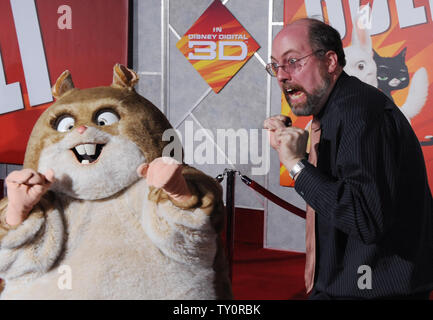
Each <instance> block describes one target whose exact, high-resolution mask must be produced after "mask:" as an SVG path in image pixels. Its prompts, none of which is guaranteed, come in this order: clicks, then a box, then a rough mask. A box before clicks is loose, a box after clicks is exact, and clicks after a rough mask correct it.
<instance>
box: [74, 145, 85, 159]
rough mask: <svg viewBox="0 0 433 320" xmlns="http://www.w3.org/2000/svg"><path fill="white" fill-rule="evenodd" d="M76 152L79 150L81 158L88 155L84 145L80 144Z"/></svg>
mask: <svg viewBox="0 0 433 320" xmlns="http://www.w3.org/2000/svg"><path fill="white" fill-rule="evenodd" d="M75 150H77V152H78V154H79V155H80V156H82V155H84V154H86V150H85V149H84V144H80V145H78V146H76V147H75Z"/></svg>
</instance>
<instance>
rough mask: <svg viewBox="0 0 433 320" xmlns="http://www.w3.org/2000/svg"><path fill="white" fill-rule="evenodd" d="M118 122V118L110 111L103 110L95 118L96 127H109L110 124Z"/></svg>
mask: <svg viewBox="0 0 433 320" xmlns="http://www.w3.org/2000/svg"><path fill="white" fill-rule="evenodd" d="M118 121H119V116H118V115H117V114H116V113H115V112H114V111H110V110H103V111H101V112H99V113H98V115H97V116H96V123H97V124H98V126H109V125H110V124H113V123H116V122H118Z"/></svg>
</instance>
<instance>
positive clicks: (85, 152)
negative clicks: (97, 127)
mask: <svg viewBox="0 0 433 320" xmlns="http://www.w3.org/2000/svg"><path fill="white" fill-rule="evenodd" d="M104 146H105V145H104V144H96V143H83V144H79V145H77V146H75V147H74V148H72V149H71V151H72V152H73V153H74V154H75V157H76V158H77V160H78V162H79V163H81V164H90V163H93V162H95V161H96V160H98V158H99V156H100V155H101V152H102V148H103V147H104Z"/></svg>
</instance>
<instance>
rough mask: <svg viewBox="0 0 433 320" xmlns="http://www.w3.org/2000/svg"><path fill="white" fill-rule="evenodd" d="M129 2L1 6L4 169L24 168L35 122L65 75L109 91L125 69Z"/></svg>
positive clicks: (6, 0) (42, 1)
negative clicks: (116, 71) (117, 68)
mask: <svg viewBox="0 0 433 320" xmlns="http://www.w3.org/2000/svg"><path fill="white" fill-rule="evenodd" d="M128 5H129V2H128V0H91V1H82V0H49V1H46V0H0V137H1V138H0V163H14V164H21V163H22V162H23V159H24V152H25V146H26V144H27V140H28V137H29V135H30V132H31V129H32V127H33V124H34V122H35V121H36V119H37V118H38V117H39V115H40V114H41V113H42V111H43V110H45V109H46V108H47V107H48V106H49V105H50V104H51V103H52V102H53V98H52V96H51V85H52V84H53V82H54V81H56V79H57V77H58V76H59V75H60V74H61V73H62V72H63V71H64V70H66V69H68V70H70V71H71V73H72V77H73V80H74V83H75V86H76V87H78V88H87V87H91V86H96V85H109V84H110V83H111V80H112V75H113V71H112V70H113V66H114V64H115V63H117V62H119V63H123V64H126V63H127V58H128V10H129V8H128Z"/></svg>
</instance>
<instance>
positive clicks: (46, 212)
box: [0, 65, 232, 299]
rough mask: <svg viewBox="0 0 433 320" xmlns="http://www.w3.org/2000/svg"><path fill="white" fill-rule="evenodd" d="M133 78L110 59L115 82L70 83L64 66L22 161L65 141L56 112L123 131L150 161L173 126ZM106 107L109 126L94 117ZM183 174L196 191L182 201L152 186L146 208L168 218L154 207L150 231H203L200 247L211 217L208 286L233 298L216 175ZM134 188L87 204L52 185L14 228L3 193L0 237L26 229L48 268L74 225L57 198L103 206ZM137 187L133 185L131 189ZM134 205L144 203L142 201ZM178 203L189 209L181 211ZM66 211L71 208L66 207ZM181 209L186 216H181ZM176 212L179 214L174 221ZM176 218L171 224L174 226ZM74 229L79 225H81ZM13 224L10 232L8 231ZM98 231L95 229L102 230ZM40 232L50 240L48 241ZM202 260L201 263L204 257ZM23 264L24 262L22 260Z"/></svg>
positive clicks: (12, 238)
mask: <svg viewBox="0 0 433 320" xmlns="http://www.w3.org/2000/svg"><path fill="white" fill-rule="evenodd" d="M137 81H138V75H137V74H136V73H135V72H134V71H132V70H130V69H128V68H126V67H124V66H122V65H115V66H114V72H113V84H112V85H111V86H109V87H97V88H90V89H83V90H80V89H76V88H75V87H74V84H73V82H72V77H71V74H70V73H69V72H68V71H65V72H64V73H63V74H62V75H61V76H60V77H59V79H58V80H57V82H56V84H55V85H54V86H53V96H55V97H56V99H57V101H56V102H55V103H54V104H53V105H52V106H51V107H50V108H48V109H47V110H46V111H45V112H44V113H43V114H42V115H41V117H40V118H39V119H38V121H37V122H36V124H35V126H34V128H33V130H32V133H31V136H30V139H29V143H28V145H27V150H26V155H25V160H24V167H25V168H32V169H34V170H38V167H39V161H40V155H41V153H42V151H43V150H45V149H46V148H47V147H49V146H51V145H53V144H56V143H58V142H60V141H62V140H63V139H64V137H65V136H66V135H67V134H68V133H69V132H59V131H57V130H56V128H55V123H56V119H58V118H59V117H60V116H62V115H69V116H72V117H73V118H74V120H75V123H74V128H77V127H79V126H82V125H84V126H87V127H92V126H93V127H95V128H97V129H98V130H100V131H103V132H106V133H108V134H110V135H111V136H121V137H126V138H127V139H128V140H129V141H132V142H133V143H134V144H135V145H136V146H137V147H138V148H139V150H140V151H141V153H142V154H143V155H144V157H145V159H146V162H148V163H150V162H151V161H152V160H154V159H156V158H158V157H161V156H162V151H163V149H164V147H165V146H166V145H167V144H168V143H170V141H163V140H162V135H163V133H164V131H165V130H167V129H170V128H172V126H171V125H170V123H169V122H168V120H167V119H166V117H165V116H164V114H163V113H162V112H160V110H159V109H158V108H157V107H155V106H154V105H153V104H152V103H151V102H149V101H148V100H146V99H145V98H144V97H142V96H140V95H138V94H137V93H136V92H135V90H134V88H133V87H134V85H135V84H136V83H137ZM106 108H110V109H111V110H114V111H115V113H117V115H118V116H119V118H120V120H119V121H118V122H116V123H113V124H111V125H108V126H99V125H98V124H97V123H96V121H95V118H96V116H95V115H96V114H97V112H99V111H100V110H103V109H106ZM68 152H69V151H68ZM125 156H127V155H125ZM134 170H135V169H134ZM182 173H183V175H184V178H185V180H186V182H187V184H188V186H189V189H190V191H191V192H192V194H193V197H192V198H191V199H190V200H189V201H187V202H182V203H178V202H176V201H174V200H172V199H171V198H169V197H168V196H167V194H166V193H165V192H164V191H163V190H162V189H156V188H153V187H150V188H149V195H148V199H149V202H151V203H154V204H157V206H155V205H153V206H152V205H150V208H151V209H149V210H150V211H152V210H156V211H157V210H159V209H158V208H159V205H161V208H162V207H164V208H165V209H161V210H165V211H163V212H165V213H164V214H166V215H167V217H166V218H167V221H165V222H164V221H162V220H163V219H161V216H159V214H161V213H157V212H156V211H155V212H153V211H152V212H149V213H148V215H149V218H148V219H150V220H148V221H149V222H150V223H152V226H153V224H155V228H156V229H155V231H151V232H155V233H154V235H153V237H157V238H158V237H161V236H162V237H163V236H164V235H165V233H164V232H166V231H169V233H168V234H172V233H173V232H180V233H182V234H184V235H185V236H186V238H185V239H186V240H187V241H190V238H189V237H191V239H195V238H196V237H199V239H200V237H203V239H202V240H200V241H201V242H200V241H198V242H197V246H203V245H204V244H205V243H206V241H209V240H207V239H208V236H209V235H207V234H206V232H208V231H206V230H207V229H206V224H205V222H206V221H209V224H210V225H211V226H212V229H213V230H214V233H215V234H216V235H217V237H216V241H217V250H216V254H215V256H214V258H213V270H214V272H215V277H214V282H213V286H214V293H215V297H216V298H219V299H230V298H232V293H231V286H230V282H229V279H228V268H227V267H228V266H227V261H226V259H225V256H224V250H223V247H222V243H221V239H220V236H219V235H220V233H221V232H222V230H223V226H224V207H223V202H222V189H221V186H220V185H219V184H218V183H217V182H216V181H215V180H214V179H212V178H210V177H209V176H207V175H205V174H204V173H202V172H200V171H199V170H197V169H195V168H192V167H190V166H187V165H184V168H183V171H182ZM96 183H97V182H96ZM135 185H140V186H141V184H135ZM133 187H134V186H132V187H127V188H126V189H124V190H122V191H120V192H118V193H116V194H114V195H111V196H109V197H107V198H106V199H100V200H96V201H93V202H92V201H88V202H87V203H85V202H82V200H80V199H78V200H77V199H72V198H68V197H66V198H65V197H64V196H60V197H59V196H57V195H56V194H55V193H54V192H53V193H49V194H47V195H46V196H44V198H43V201H42V200H41V202H40V204H39V205H38V206H37V207H35V208H34V210H33V211H32V212H31V214H30V216H29V218H28V219H27V220H26V221H25V222H24V223H23V225H22V226H18V227H15V228H11V227H10V226H8V225H7V224H6V223H5V221H4V214H5V211H6V210H5V208H6V206H7V199H6V198H5V199H2V200H1V201H0V241H2V239H3V238H6V237H7V238H8V239H7V241H8V243H9V246H10V247H11V248H17V250H18V249H19V248H20V247H19V246H21V243H22V242H23V241H21V240H20V237H26V235H27V236H28V237H29V239H27V238H26V241H36V243H38V244H37V246H38V248H43V250H40V249H38V251H37V253H38V254H39V253H40V252H42V253H43V252H47V254H46V257H45V256H42V255H41V258H39V257H37V256H34V257H33V258H32V259H36V260H37V259H41V262H40V264H41V266H42V265H44V268H45V269H46V270H45V272H48V270H50V268H53V267H54V265H56V264H57V262H56V260H58V261H60V260H61V259H62V255H63V254H64V252H63V253H60V251H61V250H63V246H64V245H65V244H62V243H59V242H58V241H61V239H66V237H67V236H68V235H67V234H68V233H67V232H69V231H67V232H66V233H65V234H64V235H62V232H63V231H62V228H63V227H62V226H61V225H62V224H65V228H68V227H70V226H68V223H70V224H71V225H74V223H75V222H72V220H70V221H69V222H66V219H65V218H62V217H61V215H59V211H58V210H57V209H56V208H57V206H58V205H57V204H56V203H57V201H58V199H60V198H61V199H62V201H63V202H62V203H63V204H62V206H64V207H69V206H71V208H75V209H74V210H77V209H76V208H79V206H81V203H83V208H85V207H86V206H90V208H93V207H92V206H93V204H92V203H100V204H101V205H102V206H104V203H106V202H110V201H113V200H116V199H117V197H119V198H121V199H124V198H125V197H128V196H129V195H127V194H126V193H127V192H129V189H131V188H133ZM134 188H135V187H134ZM135 190H137V189H136V188H135ZM140 190H141V189H140ZM131 192H133V194H136V193H134V192H136V191H131ZM134 199H135V200H133V203H134V208H137V206H138V205H139V204H140V203H141V202H142V199H140V198H139V197H138V198H137V197H136V198H134ZM121 201H124V200H121ZM168 202H171V203H172V204H173V205H174V207H175V208H178V209H173V208H172V207H170V206H169V207H167V206H165V205H166V204H167V203H168ZM77 206H78V207H77ZM138 207H140V208H141V205H140V206H138ZM152 208H155V209H152ZM65 210H66V209H65ZM176 210H177V211H176ZM182 210H185V211H188V212H186V213H183V211H182ZM68 214H69V215H71V213H68ZM74 214H75V213H72V216H68V218H67V219H74ZM77 214H78V212H77ZM134 214H136V213H133V215H134ZM182 215H186V216H185V217H182ZM131 219H132V220H133V219H135V218H134V217H131ZM152 219H154V220H152ZM176 219H179V220H178V221H176ZM184 219H186V220H184ZM188 219H189V220H188ZM41 221H43V223H45V224H46V225H45V227H40V226H41V225H42V224H41V223H42V222H41ZM168 221H170V222H168ZM173 221H174V226H171V224H172V223H173ZM185 221H187V222H185ZM137 223H138V222H137ZM159 223H162V224H161V226H163V227H162V228H161V226H159ZM184 223H186V224H184ZM191 223H192V224H193V225H197V228H198V229H195V227H192V229H191V230H189V228H190V227H188V226H189V224H191ZM149 225H150V224H149ZM56 228H57V229H56ZM138 228H141V227H138ZM158 228H160V229H158ZM165 228H169V229H170V228H179V230H178V231H176V230H174V231H173V230H166V229H165ZM200 228H203V231H202V230H200ZM99 229H100V228H99ZM59 230H60V231H59ZM74 230H75V229H74ZM77 230H78V231H79V229H77ZM12 231H13V233H11V232H12ZM78 231H74V232H78ZM96 231H98V232H100V230H96ZM44 232H45V233H48V236H47V237H48V238H47V237H45V238H44V235H43V233H44ZM50 232H51V233H50ZM71 232H72V231H71ZM170 232H171V233H170ZM197 232H198V233H197ZM200 232H202V233H203V234H201V233H200ZM33 236H34V237H36V238H35V239H36V240H31V239H30V237H33ZM80 236H81V235H80ZM210 236H211V235H210ZM62 237H63V238H62ZM149 238H152V236H151V235H149ZM21 239H23V238H21ZM44 239H48V240H47V241H45V240H44ZM55 239H57V240H55ZM152 239H153V238H152ZM209 239H212V236H211V237H209ZM20 241H21V242H20ZM38 241H39V242H38ZM65 241H66V240H65ZM68 241H70V240H68ZM158 241H159V240H158ZM170 241H172V240H170V239H168V240H167V243H168V244H164V245H163V247H164V248H166V249H167V250H168V251H167V252H168V254H170V252H171V251H170V250H177V249H176V246H178V245H179V244H175V245H174V246H173V245H172V244H170V243H169V242H170ZM185 246H186V247H185V248H184V250H191V248H190V247H189V246H191V243H190V242H187V243H186V244H185ZM23 248H24V249H19V250H27V249H26V248H28V249H29V250H33V249H32V247H31V244H28V245H27V244H26V245H25V246H23ZM50 248H53V249H50ZM50 250H57V251H56V252H59V253H58V254H57V253H55V254H49V252H50ZM152 250H153V249H152ZM161 250H163V249H161ZM200 250H202V249H200ZM84 252H87V251H84ZM150 252H154V251H150ZM32 254H33V253H32ZM101 254H102V253H101ZM177 254H179V253H174V256H173V257H172V258H173V259H178V258H176V257H177V256H176V255H177ZM202 254H204V256H206V253H197V256H195V255H193V256H192V259H196V258H197V257H198V256H201V255H202ZM204 256H203V257H204ZM88 258H90V257H88ZM23 259H24V258H23ZM44 259H45V260H44ZM158 259H160V258H158ZM164 259H165V258H164ZM186 259H190V258H186ZM23 261H25V260H23ZM0 263H1V261H0ZM20 263H21V264H20V267H22V266H23V263H24V262H20ZM202 263H205V264H206V261H204V262H202ZM205 264H204V265H205ZM24 268H26V266H25V265H24ZM181 268H183V267H181ZM40 269H41V267H39V270H40ZM182 270H183V269H182ZM38 272H40V271H38ZM156 272H157V270H156ZM37 288H38V287H37V286H35V287H34V288H33V289H32V290H38V289H37ZM6 291H7V290H6ZM0 292H1V288H0ZM12 296H13V294H12Z"/></svg>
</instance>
